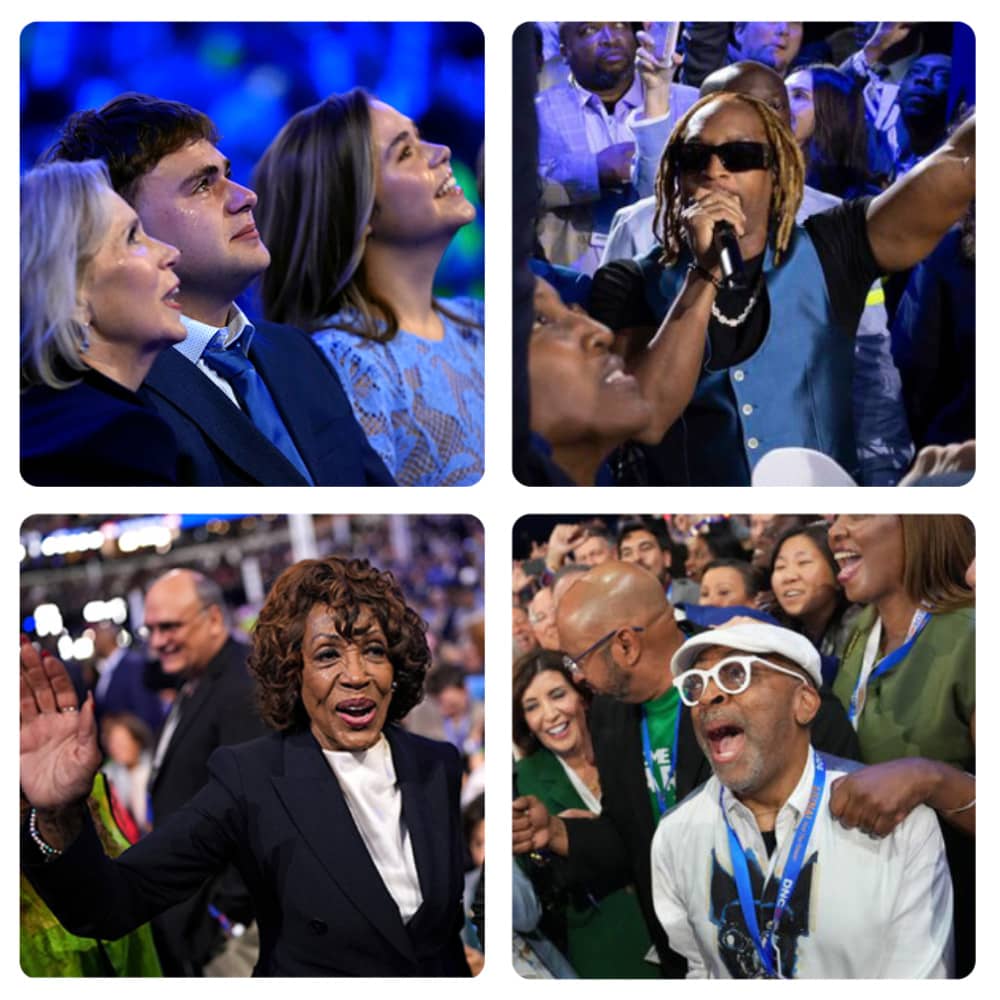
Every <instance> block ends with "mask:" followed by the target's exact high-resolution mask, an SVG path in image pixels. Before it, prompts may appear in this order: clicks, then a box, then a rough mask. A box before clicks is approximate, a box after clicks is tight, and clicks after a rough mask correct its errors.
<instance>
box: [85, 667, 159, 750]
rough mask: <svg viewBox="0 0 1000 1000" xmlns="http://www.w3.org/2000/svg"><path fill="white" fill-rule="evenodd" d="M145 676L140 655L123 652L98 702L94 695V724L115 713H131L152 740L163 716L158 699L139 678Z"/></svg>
mask: <svg viewBox="0 0 1000 1000" xmlns="http://www.w3.org/2000/svg"><path fill="white" fill-rule="evenodd" d="M145 673H146V657H145V656H144V655H143V654H142V653H137V652H127V653H125V654H124V655H123V656H122V657H121V659H120V660H119V661H118V664H117V665H116V666H115V669H114V673H112V675H111V680H110V681H109V682H108V686H107V690H105V691H104V693H103V695H102V696H101V697H100V698H97V692H96V689H95V692H94V698H95V702H94V708H95V710H96V712H97V722H98V726H99V725H100V722H101V720H102V719H103V718H104V717H105V716H106V715H113V714H117V713H119V712H131V713H132V714H133V715H137V716H138V717H139V718H140V719H142V721H143V722H145V723H146V725H147V726H149V730H150V732H151V733H153V735H154V736H155V735H156V734H157V733H158V732H159V731H160V726H161V725H162V723H163V718H164V716H165V714H166V709H165V708H164V705H163V702H162V701H160V696H159V695H158V694H157V693H156V692H155V691H154V690H152V688H148V687H146V685H145V683H144V681H143V678H144V676H145Z"/></svg>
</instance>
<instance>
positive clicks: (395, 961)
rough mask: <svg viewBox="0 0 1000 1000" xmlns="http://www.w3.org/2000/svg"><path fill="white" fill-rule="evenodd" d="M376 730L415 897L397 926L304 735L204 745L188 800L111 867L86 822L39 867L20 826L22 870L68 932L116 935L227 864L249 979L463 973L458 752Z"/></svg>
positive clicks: (332, 783)
mask: <svg viewBox="0 0 1000 1000" xmlns="http://www.w3.org/2000/svg"><path fill="white" fill-rule="evenodd" d="M385 733H386V736H387V737H388V739H389V744H390V747H391V749H392V757H393V762H394V764H395V768H396V776H397V778H398V781H399V787H400V790H401V792H402V796H403V819H404V821H405V822H406V824H407V827H408V829H409V831H410V835H411V838H412V842H413V853H414V857H415V859H416V863H417V871H418V875H419V879H420V888H421V891H422V893H423V898H424V902H423V905H422V906H421V908H420V909H419V910H418V911H417V913H416V914H415V915H414V916H413V918H412V919H411V920H410V922H409V924H406V925H404V924H403V922H402V920H401V919H400V916H399V911H398V909H397V908H396V905H395V903H394V902H393V901H392V897H391V896H390V895H389V892H388V890H387V889H386V888H385V884H384V883H383V882H382V880H381V878H380V877H379V874H378V871H377V869H376V868H375V865H374V864H373V862H372V860H371V858H370V857H369V855H368V852H367V850H366V848H365V845H364V841H363V840H362V838H361V835H360V833H359V832H358V830H357V827H356V826H355V825H354V821H353V820H352V818H351V814H350V811H349V809H348V807H347V803H346V801H345V799H344V797H343V794H342V793H341V791H340V786H339V785H338V783H337V780H336V778H335V777H334V776H333V773H332V772H331V770H330V768H329V766H328V765H327V763H326V761H325V759H324V758H323V754H322V752H321V750H320V748H319V745H318V744H317V742H316V740H315V739H314V738H313V736H312V734H311V733H309V732H297V733H291V734H285V733H279V734H273V735H271V736H266V737H264V738H262V739H259V740H254V741H252V742H250V743H244V744H242V745H240V746H237V747H224V748H222V749H220V750H218V751H216V753H215V754H214V755H213V757H212V760H211V762H210V765H209V769H210V771H211V780H210V781H209V784H208V785H207V786H206V787H205V788H204V789H202V791H201V792H199V794H198V795H197V796H196V798H195V799H194V800H193V801H192V802H191V803H190V804H189V805H188V806H187V807H185V808H184V809H182V810H181V811H180V812H179V813H176V814H175V815H174V816H172V817H171V818H170V819H169V820H168V821H167V822H166V823H165V824H164V825H163V826H160V827H157V829H156V830H154V832H153V833H152V834H151V835H150V836H149V837H147V838H146V839H145V840H141V841H139V843H138V844H136V845H134V846H133V847H131V848H130V849H129V850H127V851H126V852H125V853H124V854H122V855H121V856H120V857H119V858H117V859H115V860H113V861H112V860H110V859H109V858H107V857H106V856H105V855H104V854H103V852H102V850H101V847H100V844H99V842H98V840H97V837H96V835H95V833H94V830H93V827H92V825H90V823H89V822H88V823H87V824H86V826H85V828H84V833H83V834H81V836H79V837H78V838H77V839H76V840H75V841H74V842H73V844H71V845H70V847H69V848H68V849H67V850H66V852H65V853H64V854H63V855H62V856H61V857H59V858H57V859H56V860H55V861H52V862H49V863H47V864H46V863H45V862H44V861H42V860H41V859H40V857H39V854H38V851H37V848H36V847H35V845H34V844H33V843H32V841H31V840H30V838H29V837H28V835H27V832H26V831H25V832H24V833H23V835H22V867H23V869H24V871H25V873H26V874H27V875H28V877H29V879H30V880H31V882H32V883H33V884H34V885H35V887H36V888H37V889H38V891H39V893H40V894H41V895H42V898H43V899H44V900H45V902H46V903H47V904H48V905H49V907H50V908H51V909H52V910H53V912H54V913H55V914H56V916H57V917H58V918H59V920H60V921H61V922H62V923H63V925H64V926H65V927H66V928H67V929H68V930H70V931H72V932H73V933H74V934H78V935H81V936H84V937H98V938H116V937H119V936H121V935H122V934H124V933H126V932H127V931H129V930H130V929H132V928H133V927H135V926H137V925H138V924H140V923H143V922H144V921H146V920H148V919H149V918H150V917H151V916H152V914H153V913H155V912H156V911H157V910H158V909H162V908H163V907H164V906H168V905H170V904H171V903H175V902H177V900H179V899H181V898H183V897H184V896H185V895H188V894H190V893H191V892H193V891H194V890H195V888H196V887H197V886H198V885H199V884H200V883H201V882H202V881H203V880H204V879H205V878H206V877H208V876H209V875H211V874H212V873H213V872H215V871H217V870H218V869H219V868H220V867H221V866H222V865H224V864H225V863H226V861H228V860H234V861H235V864H236V866H237V868H238V869H239V871H240V873H241V874H242V876H243V878H244V880H245V881H246V883H247V885H248V886H249V887H250V891H251V893H252V894H253V897H254V903H255V907H256V911H257V922H258V926H259V929H260V958H259V960H258V963H257V966H256V968H255V970H254V974H255V975H258V976H467V975H469V968H468V965H467V963H466V961H465V953H464V948H463V946H462V942H461V939H460V936H459V935H460V931H461V928H462V923H463V917H462V903H461V900H462V835H461V819H460V814H459V789H460V783H461V763H460V760H459V757H458V753H457V752H456V750H455V749H454V747H452V746H451V745H450V744H447V743H438V742H435V741H433V740H425V739H423V738H422V737H419V736H415V735H413V734H412V733H408V732H406V731H405V730H403V729H400V728H398V727H396V726H389V727H387V728H386V730H385Z"/></svg>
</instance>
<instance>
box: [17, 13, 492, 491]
mask: <svg viewBox="0 0 1000 1000" xmlns="http://www.w3.org/2000/svg"><path fill="white" fill-rule="evenodd" d="M418 34H419V32H418ZM397 41H398V40H397ZM481 43H482V36H481V35H480V36H479V44H480V49H481ZM327 93H328V94H329V92H328V91H327ZM394 93H395V94H397V95H401V96H403V97H404V99H405V94H404V92H403V91H401V90H399V89H398V88H396V89H395V90H394ZM304 103H305V102H302V103H300V104H299V105H298V107H299V108H300V110H298V111H297V113H296V114H294V115H293V116H292V117H291V118H290V119H289V120H288V121H287V122H285V123H284V124H282V125H280V127H279V128H278V129H277V130H276V134H272V135H271V137H270V141H269V142H268V143H266V144H265V145H266V148H264V147H261V148H260V150H259V158H258V161H257V163H256V166H255V167H254V169H253V174H252V179H251V177H249V176H238V175H236V174H235V173H234V171H233V169H232V165H231V163H230V161H229V158H228V157H227V155H226V152H225V148H226V143H227V139H226V137H223V136H221V135H220V130H219V128H218V126H217V124H216V123H215V122H214V121H213V120H212V119H210V118H209V117H208V115H206V114H205V113H203V112H202V111H201V110H200V109H199V108H197V107H193V106H192V105H190V104H188V103H185V102H182V101H179V100H174V99H172V94H171V93H170V92H161V93H159V94H156V95H150V94H145V93H136V92H131V91H130V92H126V93H121V94H118V95H117V96H115V97H112V98H111V99H110V100H107V101H105V102H104V103H103V104H101V105H100V106H99V107H95V108H90V109H80V110H77V111H74V112H73V113H72V114H70V115H69V116H68V117H67V118H66V120H65V121H64V122H63V123H62V126H61V128H60V129H59V130H58V131H57V133H56V134H55V135H52V136H50V139H49V143H48V148H47V149H46V150H45V152H44V153H42V155H41V157H40V160H39V163H38V164H37V165H35V166H33V167H32V168H31V169H29V170H27V172H26V173H25V174H24V175H23V177H22V181H21V389H22V393H21V472H22V476H23V478H24V479H25V480H26V481H27V482H29V483H31V484H33V485H103V486H109V485H175V484H176V485H188V486H212V485H245V486H255V485H263V486H274V485H284V486H290V485H299V486H302V485H326V486H329V485H403V486H437V485H451V486H455V485H469V484H472V483H475V482H476V481H478V480H479V478H480V477H481V475H482V472H483V468H484V409H483V405H484V369H483V364H484V329H483V307H482V301H481V300H480V299H478V298H475V297H471V296H468V295H462V296H455V297H449V298H441V299H439V298H438V297H437V295H436V292H435V289H436V288H438V287H439V283H438V274H439V270H440V265H441V262H442V258H443V257H444V255H445V253H446V251H447V250H448V248H449V246H450V245H451V244H452V242H453V239H454V238H455V237H456V235H457V234H459V232H460V231H461V230H463V228H464V227H466V226H469V225H470V224H472V223H473V222H474V221H475V220H476V214H477V210H476V207H475V204H474V202H477V201H479V200H480V199H479V196H478V193H477V192H475V191H472V190H466V189H463V186H462V184H461V183H459V181H458V180H457V178H456V175H455V170H453V168H452V163H451V150H450V149H449V147H448V146H446V145H443V144H441V143H438V142H436V141H432V139H436V138H437V136H428V137H425V136H423V135H422V134H421V132H420V129H419V127H418V125H417V124H416V122H415V121H414V120H413V118H411V117H410V115H409V114H408V110H407V108H406V107H405V105H403V106H401V107H399V108H397V107H394V106H391V105H389V104H387V103H385V102H384V101H381V100H379V99H378V96H377V95H376V94H371V93H368V92H367V91H365V90H364V89H361V88H357V87H355V88H353V89H349V90H345V91H344V92H342V93H332V94H329V96H326V97H325V98H324V99H322V100H320V101H318V102H317V103H314V104H312V105H311V106H309V107H303V104H304ZM465 183H466V188H468V187H469V184H468V181H467V180H466V182H465ZM251 185H252V186H251ZM251 292H256V296H255V299H254V302H253V303H251V302H250V301H249V299H248V294H249V293H251ZM248 313H249V315H248Z"/></svg>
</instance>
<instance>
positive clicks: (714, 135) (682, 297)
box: [634, 93, 975, 486]
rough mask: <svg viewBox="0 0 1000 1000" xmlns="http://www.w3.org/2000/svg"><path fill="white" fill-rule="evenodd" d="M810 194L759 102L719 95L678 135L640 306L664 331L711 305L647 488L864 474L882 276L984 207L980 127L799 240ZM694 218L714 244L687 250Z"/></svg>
mask: <svg viewBox="0 0 1000 1000" xmlns="http://www.w3.org/2000/svg"><path fill="white" fill-rule="evenodd" d="M802 186H803V164H802V159H801V155H800V153H799V151H798V149H797V146H796V144H795V141H794V139H793V137H792V134H791V132H790V130H789V129H788V127H787V126H786V124H785V123H784V122H783V121H782V120H781V119H780V118H779V117H778V116H777V115H776V114H775V113H774V111H773V110H772V109H771V108H770V107H769V106H768V105H766V104H765V103H764V102H762V101H759V100H757V99H755V98H754V97H752V96H750V95H748V94H742V93H719V94H713V95H709V96H707V97H705V98H703V99H702V100H700V101H698V102H697V103H696V104H694V105H693V106H692V107H691V109H690V110H689V111H688V112H687V113H686V114H685V115H684V117H683V118H682V119H681V120H680V121H679V122H678V123H677V126H676V128H675V129H674V131H673V134H672V135H671V138H670V142H669V143H668V144H667V147H666V149H665V150H664V154H663V158H662V160H661V162H660V168H659V172H658V176H657V185H656V197H657V212H656V223H655V228H656V232H657V234H658V236H659V240H660V244H659V245H658V246H657V247H655V248H654V250H653V251H651V252H650V253H649V254H647V255H646V256H645V257H643V258H642V259H640V260H639V261H638V262H637V264H638V269H637V271H636V276H635V284H636V287H635V289H634V292H635V294H636V295H639V296H640V297H644V298H645V301H646V304H647V305H648V306H649V308H650V310H651V311H652V313H653V315H654V316H655V318H656V322H657V323H659V322H660V321H661V320H662V319H663V317H664V316H667V315H670V314H673V313H675V312H676V310H677V309H679V308H681V309H683V308H684V307H685V306H684V303H685V301H686V300H688V299H691V298H692V296H694V295H695V292H696V291H697V290H699V289H700V290H702V293H703V295H707V296H708V297H709V298H710V300H711V301H710V303H709V309H708V312H709V318H708V320H707V322H706V332H707V336H706V340H705V343H704V356H703V358H702V359H701V360H702V364H701V372H700V374H699V378H698V384H697V387H696V389H695V393H694V397H693V399H692V400H691V402H690V404H689V405H688V407H687V409H686V410H685V412H684V414H683V415H682V417H681V419H680V420H678V421H676V423H675V424H674V425H673V426H672V427H671V428H670V430H669V431H668V432H667V434H666V435H665V436H664V438H663V440H662V441H661V442H660V444H659V445H656V446H653V447H651V448H647V449H644V457H645V461H646V466H647V470H648V473H647V474H648V481H649V482H651V483H654V484H664V485H688V484H691V485H719V486H721V485H749V483H750V477H751V473H752V470H753V468H754V466H755V465H756V463H757V462H758V461H759V460H760V458H761V457H762V456H763V455H764V454H766V453H767V452H768V451H770V450H772V449H774V448H780V447H789V446H800V447H808V448H813V449H816V450H817V451H821V452H824V453H825V454H828V455H830V456H831V457H833V458H834V459H835V460H836V461H838V462H839V463H840V464H841V465H842V466H843V467H844V468H845V469H847V471H848V472H851V473H854V472H856V470H857V451H856V448H855V444H854V437H853V430H852V414H851V377H852V354H853V342H852V335H853V333H854V331H855V330H856V329H857V325H858V318H859V316H860V314H861V311H862V309H863V308H864V302H865V297H866V295H867V292H868V290H869V288H870V287H871V284H872V282H873V281H874V280H875V279H876V277H878V275H880V274H882V273H885V272H888V271H896V270H903V269H905V268H908V267H911V266H912V265H913V264H915V263H916V262H917V261H919V260H921V259H923V258H924V257H925V256H927V254H928V253H929V252H930V251H931V250H932V249H933V248H934V246H935V245H936V243H937V242H938V240H939V239H940V238H941V236H943V235H944V233H945V232H946V230H947V229H948V228H949V227H950V226H951V225H952V224H953V223H954V222H955V221H956V220H957V219H958V218H959V217H961V215H962V213H963V212H964V210H965V208H966V206H967V205H968V202H969V200H970V199H971V197H972V196H973V194H974V193H975V123H974V119H973V120H971V121H970V122H968V123H966V124H965V125H963V126H962V127H961V128H960V129H959V130H958V131H957V132H956V133H955V134H954V135H953V136H952V138H951V140H950V141H949V142H948V143H947V144H946V145H944V146H942V147H941V148H940V149H939V150H937V151H936V152H935V153H934V154H933V155H932V156H930V157H928V158H927V160H925V161H924V163H923V164H922V165H921V168H920V170H919V171H918V172H916V173H914V174H911V175H908V176H906V177H904V178H902V179H901V180H900V181H898V182H897V183H896V184H894V185H893V186H892V187H890V188H889V189H888V190H886V191H884V192H883V193H881V194H880V195H878V196H877V197H875V198H873V199H861V200H857V201H849V202H844V203H843V204H841V205H838V206H837V207H836V208H834V209H831V210H830V211H828V212H823V213H820V214H818V215H813V216H811V217H810V218H809V219H808V220H806V222H805V223H804V225H803V226H801V227H799V226H796V225H795V212H796V209H797V208H798V205H799V201H800V200H801V197H802ZM695 218H700V219H702V220H706V221H710V222H711V225H710V226H709V227H708V231H707V232H706V231H705V228H704V225H702V227H701V228H700V229H699V230H697V233H698V235H697V236H694V235H693V234H694V233H695V230H693V229H692V220H693V219H695ZM720 222H724V223H728V224H729V225H730V226H732V228H733V230H734V232H735V236H736V238H737V240H738V244H739V250H740V254H741V256H742V258H743V260H744V262H745V266H744V281H743V283H742V285H740V286H732V285H729V284H726V283H724V282H723V281H722V271H721V267H720V262H719V252H718V248H717V246H716V241H715V239H714V230H715V226H716V225H717V224H718V223H720ZM698 301H699V304H700V305H703V304H704V303H703V299H702V296H698ZM647 440H648V438H647Z"/></svg>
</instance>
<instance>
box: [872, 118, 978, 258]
mask: <svg viewBox="0 0 1000 1000" xmlns="http://www.w3.org/2000/svg"><path fill="white" fill-rule="evenodd" d="M975 194H976V118H975V115H973V116H972V117H971V118H970V119H969V120H968V121H966V122H963V123H962V125H960V126H959V127H958V129H957V130H956V131H955V133H954V134H953V135H952V136H951V137H950V138H948V139H947V140H946V141H945V143H944V145H943V146H941V147H939V148H938V149H936V150H935V151H934V152H933V153H931V154H930V156H928V157H927V158H926V159H925V160H923V161H922V162H921V163H919V164H918V165H917V166H916V167H914V168H913V170H911V171H910V172H909V173H908V174H906V175H905V176H904V177H901V178H900V179H899V180H897V181H896V182H895V183H894V184H893V185H892V186H891V187H890V188H889V189H888V190H886V191H883V192H882V193H881V194H880V195H878V196H877V197H876V198H874V199H873V200H872V202H871V204H870V205H869V206H868V238H869V240H870V241H871V246H872V252H873V253H874V254H875V260H876V261H877V262H878V265H879V267H880V268H882V270H884V271H903V270H905V269H906V268H908V267H912V266H913V265H914V264H916V263H918V262H919V261H921V260H923V259H924V257H926V256H927V255H928V254H929V253H930V252H931V250H933V249H934V247H935V246H936V245H937V243H938V241H939V240H940V239H941V237H942V236H944V234H945V232H947V230H948V228H949V227H950V226H952V225H954V224H955V223H956V222H958V220H959V219H960V218H961V217H962V215H963V214H964V213H965V210H966V209H967V208H968V207H969V202H970V201H971V200H972V198H973V197H975Z"/></svg>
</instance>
